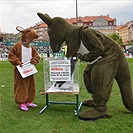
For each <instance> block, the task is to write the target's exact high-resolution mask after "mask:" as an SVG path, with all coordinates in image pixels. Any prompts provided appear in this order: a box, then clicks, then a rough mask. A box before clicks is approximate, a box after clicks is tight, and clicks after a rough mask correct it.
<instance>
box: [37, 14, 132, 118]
mask: <svg viewBox="0 0 133 133" xmlns="http://www.w3.org/2000/svg"><path fill="white" fill-rule="evenodd" d="M37 15H38V16H39V17H40V18H41V19H42V20H43V21H44V22H45V23H46V24H47V25H48V34H49V38H50V45H51V48H52V50H53V52H55V53H56V52H58V51H59V50H60V48H61V45H62V44H63V42H65V43H66V44H67V48H68V49H67V57H72V56H77V57H78V58H79V59H80V60H81V61H85V62H87V66H86V68H85V70H84V74H83V77H84V83H85V86H86V89H87V91H88V92H89V93H91V94H92V99H86V100H85V101H83V105H86V106H89V107H93V108H94V109H91V110H90V109H88V110H83V111H81V112H80V113H79V114H78V117H79V119H81V120H95V119H99V118H103V117H104V118H105V117H107V116H108V114H107V102H108V100H109V97H110V94H111V91H112V85H113V82H114V79H116V81H117V83H118V85H119V88H120V92H121V96H122V100H123V103H124V106H125V107H126V108H127V109H128V110H129V111H132V112H133V94H132V86H131V76H130V69H129V65H128V62H127V60H126V58H125V56H124V54H123V52H122V50H121V47H120V46H119V44H117V43H116V42H115V41H114V40H112V39H111V38H109V37H108V36H106V35H104V34H102V33H101V32H99V31H97V30H94V29H90V28H88V27H84V26H74V25H71V24H69V23H68V22H66V21H65V20H64V19H63V18H61V17H54V18H51V17H50V16H49V15H48V14H43V13H37ZM116 102H117V101H116Z"/></svg>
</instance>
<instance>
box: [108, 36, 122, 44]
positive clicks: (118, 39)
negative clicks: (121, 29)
mask: <svg viewBox="0 0 133 133" xmlns="http://www.w3.org/2000/svg"><path fill="white" fill-rule="evenodd" d="M109 37H111V38H112V39H113V40H114V41H116V42H117V43H118V44H120V45H122V44H123V43H122V38H121V37H120V36H119V35H118V34H111V35H109Z"/></svg>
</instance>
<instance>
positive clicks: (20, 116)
mask: <svg viewBox="0 0 133 133" xmlns="http://www.w3.org/2000/svg"><path fill="white" fill-rule="evenodd" d="M128 61H129V65H130V68H131V75H132V82H133V59H128ZM85 65H86V63H82V64H80V71H81V74H80V77H81V85H82V89H81V92H80V94H79V101H80V102H81V101H83V100H85V99H88V98H91V95H90V94H88V93H87V91H86V89H85V86H84V83H83V78H82V77H83V76H82V74H83V70H84V67H85ZM37 69H38V73H36V74H35V79H36V99H35V103H37V104H38V107H37V108H30V109H29V111H28V112H23V111H21V110H20V109H18V106H17V105H16V104H15V103H14V96H13V84H14V83H13V66H12V65H11V64H10V63H9V62H8V61H1V62H0V70H1V71H0V133H74V132H76V133H121V132H122V133H132V132H133V113H131V112H129V111H128V110H126V109H125V107H124V105H123V103H122V100H121V95H120V92H119V89H118V85H117V83H116V82H115V81H114V85H113V88H112V93H111V96H110V100H109V102H108V105H107V106H108V114H111V115H113V117H112V118H110V119H100V120H96V121H81V120H79V119H78V117H77V116H74V112H73V110H74V109H75V105H54V104H53V105H51V106H50V107H49V108H48V109H47V110H45V111H44V112H43V113H42V114H39V113H38V112H39V111H40V110H41V109H42V108H43V107H44V106H45V95H41V94H40V93H39V91H40V90H42V89H44V72H43V62H42V60H41V61H40V63H39V64H38V65H37ZM50 98H51V99H53V100H55V99H56V100H60V101H61V100H62V101H66V100H70V101H73V100H74V99H75V97H74V96H73V95H65V94H64V95H63V94H60V95H59V94H56V95H54V94H51V95H50ZM84 109H90V108H88V107H82V108H81V110H84Z"/></svg>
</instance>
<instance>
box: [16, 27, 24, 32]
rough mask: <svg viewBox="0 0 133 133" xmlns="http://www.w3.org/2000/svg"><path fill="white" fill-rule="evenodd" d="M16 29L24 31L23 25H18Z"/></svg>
mask: <svg viewBox="0 0 133 133" xmlns="http://www.w3.org/2000/svg"><path fill="white" fill-rule="evenodd" d="M16 30H17V31H20V32H24V28H23V27H21V26H17V27H16Z"/></svg>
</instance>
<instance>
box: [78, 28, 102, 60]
mask: <svg viewBox="0 0 133 133" xmlns="http://www.w3.org/2000/svg"><path fill="white" fill-rule="evenodd" d="M82 38H83V42H84V44H85V47H86V48H87V49H88V51H89V53H88V54H84V55H83V54H82V53H77V54H76V56H77V57H79V59H81V60H82V61H86V62H95V60H96V61H97V59H100V58H102V56H101V54H102V53H103V51H104V46H103V44H102V43H101V40H100V39H99V38H98V37H97V36H96V33H95V32H94V31H93V30H91V29H89V30H85V31H84V32H83V34H82Z"/></svg>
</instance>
